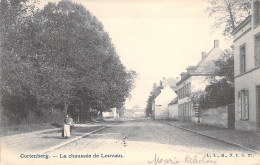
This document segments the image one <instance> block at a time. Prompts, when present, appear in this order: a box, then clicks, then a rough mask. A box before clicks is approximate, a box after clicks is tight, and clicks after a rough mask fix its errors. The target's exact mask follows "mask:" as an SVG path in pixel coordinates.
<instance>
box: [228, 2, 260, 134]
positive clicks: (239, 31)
mask: <svg viewBox="0 0 260 165" xmlns="http://www.w3.org/2000/svg"><path fill="white" fill-rule="evenodd" d="M251 2H252V9H253V12H252V13H253V15H252V16H249V17H247V18H246V19H245V20H244V21H243V22H242V23H241V24H240V25H238V26H237V28H236V29H235V30H234V31H233V32H232V34H233V36H234V62H235V65H234V68H235V71H234V75H235V76H234V78H235V128H236V129H239V130H252V131H256V130H260V1H259V0H253V1H251Z"/></svg>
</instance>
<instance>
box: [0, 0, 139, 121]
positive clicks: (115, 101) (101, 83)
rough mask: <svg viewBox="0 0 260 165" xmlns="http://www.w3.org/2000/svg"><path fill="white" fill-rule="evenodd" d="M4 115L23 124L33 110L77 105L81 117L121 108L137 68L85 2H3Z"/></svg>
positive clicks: (0, 15)
mask: <svg viewBox="0 0 260 165" xmlns="http://www.w3.org/2000/svg"><path fill="white" fill-rule="evenodd" d="M0 12H1V13H0V26H1V28H0V30H1V35H0V36H1V40H0V41H1V43H0V46H1V47H0V51H1V54H0V57H1V61H0V74H1V75H0V76H1V77H0V78H1V80H0V81H1V86H0V87H1V88H0V90H1V100H0V101H1V105H2V107H3V114H4V115H5V116H9V118H10V121H12V122H15V123H19V122H21V120H22V119H23V118H26V117H27V116H28V114H29V113H30V112H35V113H37V114H38V115H40V114H42V113H43V111H46V110H50V109H53V108H56V109H62V110H63V111H62V113H66V112H67V109H68V107H69V105H76V106H77V108H78V109H80V111H81V113H80V114H81V115H82V116H81V117H83V114H86V113H84V111H85V112H87V111H88V110H89V109H90V108H91V109H96V110H97V111H99V112H102V111H106V110H108V109H109V108H112V107H121V106H122V105H123V104H124V102H125V100H126V98H127V97H129V96H130V95H129V93H130V91H131V89H132V88H133V87H134V79H135V76H136V73H135V72H134V71H128V70H127V69H126V68H125V67H124V65H123V64H122V63H121V61H120V58H119V56H118V55H117V53H116V51H115V48H114V46H113V44H112V43H111V39H110V38H109V35H108V34H107V33H106V32H104V29H103V25H102V23H101V22H99V21H98V19H97V18H96V17H95V16H93V15H92V14H91V13H90V12H89V11H88V10H86V9H85V8H84V6H82V5H79V4H76V3H72V2H70V1H68V0H62V1H60V2H59V3H58V4H56V3H48V4H47V5H46V6H45V7H44V8H43V9H37V8H35V6H34V4H30V5H29V3H28V0H1V2H0Z"/></svg>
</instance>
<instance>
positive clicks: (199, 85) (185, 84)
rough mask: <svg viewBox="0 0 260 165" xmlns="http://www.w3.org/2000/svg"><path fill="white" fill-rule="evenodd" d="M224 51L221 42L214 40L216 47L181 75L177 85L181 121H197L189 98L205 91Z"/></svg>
mask: <svg viewBox="0 0 260 165" xmlns="http://www.w3.org/2000/svg"><path fill="white" fill-rule="evenodd" d="M221 56H222V50H221V49H220V48H219V41H218V40H214V47H213V48H212V49H211V50H210V51H209V52H208V53H207V54H206V52H202V58H201V60H200V61H199V63H198V64H197V65H196V66H189V67H187V68H186V70H187V72H182V73H181V79H180V81H178V82H177V83H176V85H177V90H178V115H179V120H186V121H195V120H196V118H195V111H194V109H193V104H192V102H191V100H190V98H189V96H190V94H191V93H192V92H196V91H199V90H204V89H205V87H206V86H207V85H208V84H209V81H208V79H207V78H208V77H210V76H212V75H213V73H214V72H215V65H214V61H215V60H217V59H219V58H221Z"/></svg>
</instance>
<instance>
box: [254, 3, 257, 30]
mask: <svg viewBox="0 0 260 165" xmlns="http://www.w3.org/2000/svg"><path fill="white" fill-rule="evenodd" d="M253 10H254V14H253V17H254V25H257V3H256V2H254V9H253Z"/></svg>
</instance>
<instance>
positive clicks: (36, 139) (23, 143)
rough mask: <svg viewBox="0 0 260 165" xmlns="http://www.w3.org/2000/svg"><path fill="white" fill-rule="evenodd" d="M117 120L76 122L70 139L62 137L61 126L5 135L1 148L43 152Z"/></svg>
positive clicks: (23, 151)
mask: <svg viewBox="0 0 260 165" xmlns="http://www.w3.org/2000/svg"><path fill="white" fill-rule="evenodd" d="M115 122H116V121H110V122H108V121H100V122H90V123H87V124H75V128H74V129H73V130H72V132H71V137H70V138H69V139H65V138H63V137H61V128H55V129H46V130H41V131H35V132H30V133H22V134H16V135H10V136H4V137H1V138H0V139H1V148H2V149H3V148H5V149H8V150H12V151H15V152H16V153H26V152H28V153H42V152H45V151H48V150H49V149H54V148H56V147H58V146H62V145H65V144H67V143H69V142H72V141H75V140H76V139H79V138H81V137H82V136H86V135H88V134H90V133H92V132H94V131H97V130H101V129H103V128H105V127H106V126H107V125H111V124H113V123H115Z"/></svg>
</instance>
